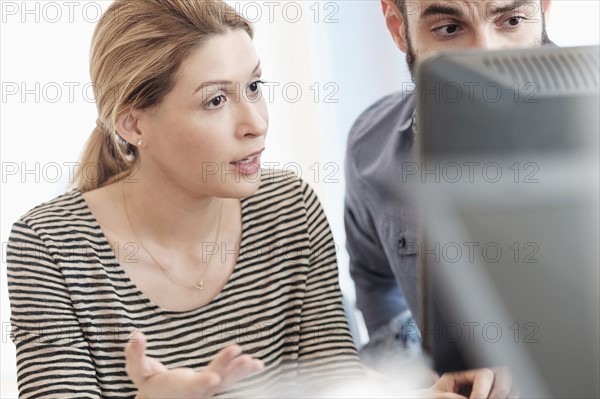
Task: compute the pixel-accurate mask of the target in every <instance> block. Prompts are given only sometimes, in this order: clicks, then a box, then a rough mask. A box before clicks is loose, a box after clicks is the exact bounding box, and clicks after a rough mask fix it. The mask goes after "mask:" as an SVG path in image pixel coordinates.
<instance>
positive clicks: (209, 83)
mask: <svg viewBox="0 0 600 399" xmlns="http://www.w3.org/2000/svg"><path fill="white" fill-rule="evenodd" d="M259 68H260V61H258V63H257V64H256V66H255V67H254V69H253V70H252V72H251V73H250V74H251V75H254V74H255V73H256V71H257V70H258V69H259ZM232 84H234V82H233V81H231V80H209V81H206V82H202V83H201V84H200V86H198V87H197V88H196V90H194V92H193V93H192V94H196V93H197V92H198V91H200V90H202V89H204V88H205V87H210V86H218V87H221V86H226V85H232Z"/></svg>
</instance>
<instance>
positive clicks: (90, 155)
mask: <svg viewBox="0 0 600 399" xmlns="http://www.w3.org/2000/svg"><path fill="white" fill-rule="evenodd" d="M134 152H135V149H134V147H133V146H131V145H129V144H128V143H127V142H126V141H125V140H123V139H121V137H119V136H118V135H117V134H116V133H115V134H110V133H109V132H108V131H106V129H103V126H102V125H101V124H100V123H99V122H98V123H97V124H96V127H95V128H94V130H93V131H92V135H91V136H90V138H89V139H88V141H87V143H86V145H85V148H84V150H83V155H82V157H81V161H80V163H79V165H78V166H77V168H76V170H75V179H74V181H73V187H74V188H77V189H79V190H80V191H81V192H82V193H85V192H86V191H91V190H94V189H96V188H100V187H102V186H103V185H105V184H107V183H109V182H114V181H118V180H120V179H122V178H124V177H126V176H128V175H129V174H130V173H131V171H132V170H133V166H134V163H135V162H134V160H135V156H134Z"/></svg>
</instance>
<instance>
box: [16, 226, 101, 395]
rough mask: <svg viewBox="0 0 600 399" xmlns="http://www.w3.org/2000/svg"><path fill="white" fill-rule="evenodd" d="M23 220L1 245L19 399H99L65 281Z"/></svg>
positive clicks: (93, 372) (45, 244)
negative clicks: (5, 243)
mask: <svg viewBox="0 0 600 399" xmlns="http://www.w3.org/2000/svg"><path fill="white" fill-rule="evenodd" d="M52 245H57V244H56V243H45V242H44V241H43V240H42V239H41V238H40V237H39V235H38V234H37V233H36V231H34V229H32V228H31V227H30V226H29V225H28V224H27V223H26V222H24V221H23V220H21V221H19V222H17V223H15V224H14V225H13V229H12V232H11V235H10V239H9V243H8V245H7V263H8V267H7V274H8V290H9V297H10V306H11V323H12V334H11V335H12V340H13V342H14V344H15V346H16V349H17V369H18V370H17V374H18V385H19V396H20V397H22V398H37V397H40V398H56V397H77V398H84V397H85V398H99V397H101V395H100V389H99V387H98V382H97V379H96V371H95V367H94V364H93V362H92V360H91V357H90V353H89V348H88V345H87V342H86V340H85V337H84V333H83V331H82V328H81V326H80V324H79V322H78V320H77V317H76V314H75V310H74V308H73V304H72V302H71V299H70V296H69V290H68V288H67V285H66V282H65V278H64V276H63V274H62V273H61V270H60V269H59V266H58V264H57V261H56V259H55V258H54V257H53V256H52V254H51V253H50V251H49V246H52Z"/></svg>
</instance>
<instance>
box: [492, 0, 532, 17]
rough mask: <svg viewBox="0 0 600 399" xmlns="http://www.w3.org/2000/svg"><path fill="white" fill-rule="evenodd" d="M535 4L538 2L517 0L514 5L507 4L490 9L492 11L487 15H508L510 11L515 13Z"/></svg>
mask: <svg viewBox="0 0 600 399" xmlns="http://www.w3.org/2000/svg"><path fill="white" fill-rule="evenodd" d="M535 3H536V2H535V1H534V0H515V1H514V2H513V3H511V4H507V5H505V6H502V7H490V11H489V13H487V14H488V15H498V14H504V13H507V12H510V11H514V10H516V9H517V8H519V7H522V6H524V5H528V4H535Z"/></svg>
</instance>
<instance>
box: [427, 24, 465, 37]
mask: <svg viewBox="0 0 600 399" xmlns="http://www.w3.org/2000/svg"><path fill="white" fill-rule="evenodd" d="M460 30H461V27H460V26H458V25H456V24H450V25H444V26H440V27H439V28H435V29H433V32H434V33H435V34H437V35H439V36H444V37H446V36H452V35H454V34H456V33H457V32H459V31H460Z"/></svg>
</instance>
